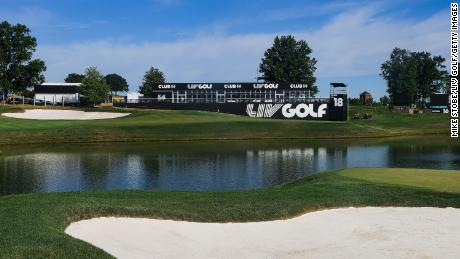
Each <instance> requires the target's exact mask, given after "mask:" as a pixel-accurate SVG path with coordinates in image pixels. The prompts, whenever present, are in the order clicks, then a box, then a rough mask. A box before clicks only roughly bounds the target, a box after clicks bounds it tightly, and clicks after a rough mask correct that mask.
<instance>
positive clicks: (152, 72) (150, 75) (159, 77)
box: [139, 67, 166, 97]
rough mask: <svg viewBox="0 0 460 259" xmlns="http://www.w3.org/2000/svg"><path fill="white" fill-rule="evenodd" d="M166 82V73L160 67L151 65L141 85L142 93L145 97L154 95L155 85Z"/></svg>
mask: <svg viewBox="0 0 460 259" xmlns="http://www.w3.org/2000/svg"><path fill="white" fill-rule="evenodd" d="M165 82H166V78H165V75H164V74H163V72H161V71H160V70H159V69H158V68H154V67H151V68H150V69H149V70H147V72H145V75H144V80H143V82H142V85H141V86H140V87H139V90H140V93H141V94H143V95H144V96H145V97H152V96H153V86H154V85H155V84H162V83H165Z"/></svg>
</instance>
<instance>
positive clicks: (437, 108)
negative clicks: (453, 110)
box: [430, 94, 450, 113]
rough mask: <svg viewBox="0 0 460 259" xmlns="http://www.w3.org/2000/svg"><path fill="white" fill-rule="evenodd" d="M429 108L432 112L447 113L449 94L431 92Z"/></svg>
mask: <svg viewBox="0 0 460 259" xmlns="http://www.w3.org/2000/svg"><path fill="white" fill-rule="evenodd" d="M430 109H431V112H433V113H449V110H450V106H449V95H448V94H432V95H430Z"/></svg>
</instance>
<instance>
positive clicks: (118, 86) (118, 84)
mask: <svg viewBox="0 0 460 259" xmlns="http://www.w3.org/2000/svg"><path fill="white" fill-rule="evenodd" d="M105 81H106V82H107V84H108V85H109V87H110V91H112V92H114V93H115V95H116V94H117V92H127V91H129V85H128V82H126V79H124V78H123V77H122V76H120V75H118V74H108V75H106V76H105Z"/></svg>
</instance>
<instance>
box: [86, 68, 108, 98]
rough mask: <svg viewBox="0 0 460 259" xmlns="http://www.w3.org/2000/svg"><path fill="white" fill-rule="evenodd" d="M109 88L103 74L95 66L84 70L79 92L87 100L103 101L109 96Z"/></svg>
mask: <svg viewBox="0 0 460 259" xmlns="http://www.w3.org/2000/svg"><path fill="white" fill-rule="evenodd" d="M109 92H110V88H109V85H107V82H106V81H105V78H104V76H103V75H102V74H101V73H100V72H99V71H98V70H97V68H96V67H89V68H87V69H86V70H85V78H84V79H83V82H82V89H81V94H82V95H83V96H85V98H87V99H88V100H89V101H91V102H93V103H94V104H96V102H103V101H105V100H107V98H108V96H109Z"/></svg>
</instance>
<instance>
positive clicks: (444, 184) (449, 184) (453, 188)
mask: <svg viewBox="0 0 460 259" xmlns="http://www.w3.org/2000/svg"><path fill="white" fill-rule="evenodd" d="M440 172H441V171H440V170H430V169H401V168H385V169H382V168H355V169H347V170H343V171H342V172H340V173H339V174H340V175H342V176H346V177H351V178H354V179H359V180H364V181H368V182H373V183H385V184H397V185H405V186H414V187H421V188H427V189H430V190H433V191H437V192H450V193H460V173H459V171H454V170H451V171H447V170H446V171H444V172H442V173H440Z"/></svg>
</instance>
